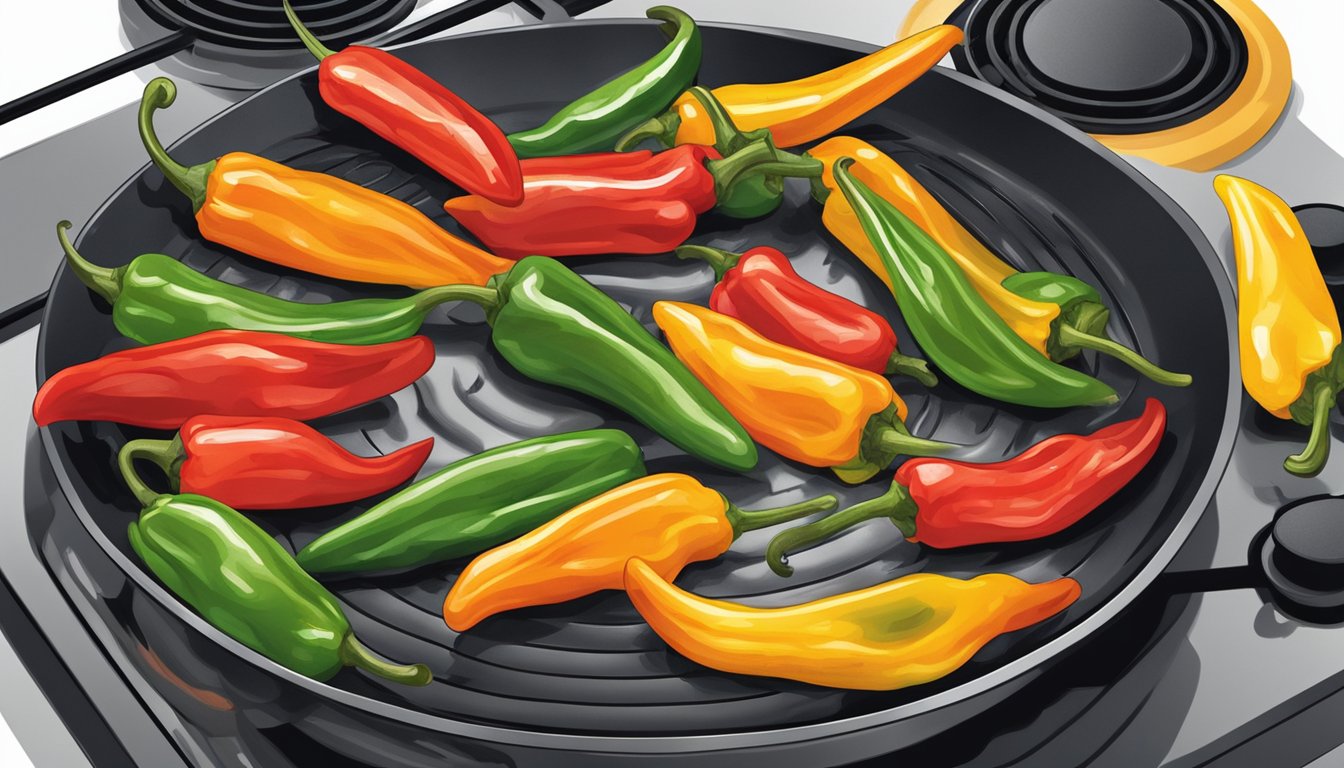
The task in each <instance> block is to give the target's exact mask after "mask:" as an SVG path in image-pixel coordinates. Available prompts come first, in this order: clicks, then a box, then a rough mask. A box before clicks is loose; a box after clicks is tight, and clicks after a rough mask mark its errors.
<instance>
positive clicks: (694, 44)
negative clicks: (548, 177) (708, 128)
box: [508, 5, 712, 157]
mask: <svg viewBox="0 0 1344 768" xmlns="http://www.w3.org/2000/svg"><path fill="white" fill-rule="evenodd" d="M645 15H646V16H648V17H649V18H650V19H657V20H659V21H661V22H662V24H661V25H660V26H661V28H662V30H663V32H664V33H665V34H667V36H668V37H669V38H670V39H669V41H668V43H667V45H666V46H664V47H663V49H662V50H661V51H659V52H658V53H657V55H655V56H653V57H652V58H650V59H649V60H647V61H645V62H644V63H642V64H640V65H639V66H637V67H635V68H634V69H631V70H630V71H628V72H626V73H625V74H623V75H621V76H619V77H617V78H615V79H614V80H611V81H610V82H608V83H606V84H604V85H601V86H598V87H597V88H596V89H594V90H593V91H591V92H590V93H586V94H584V95H583V96H580V97H579V98H577V99H575V100H574V101H572V102H570V103H569V104H567V105H565V106H564V107H561V108H560V110H559V111H558V112H556V113H555V114H554V115H552V116H551V118H550V119H549V120H547V121H546V122H545V123H543V124H541V125H540V126H538V127H536V128H532V129H529V130H526V131H518V132H516V133H511V134H509V137H508V138H509V142H510V143H511V144H513V148H514V149H515V150H516V151H517V153H518V156H519V157H545V156H550V155H573V154H579V153H583V152H599V151H604V150H610V149H612V148H613V147H614V146H615V144H616V139H617V138H619V137H620V136H621V134H623V133H625V132H626V131H628V130H630V129H631V128H633V127H634V126H636V125H638V124H639V123H640V122H641V121H643V120H646V119H648V118H650V117H652V116H653V115H655V114H657V113H658V111H659V110H662V109H664V108H666V107H667V105H668V104H671V103H672V100H673V99H674V98H676V96H677V94H678V93H681V92H682V91H683V90H684V89H685V88H686V87H687V86H689V85H690V84H691V83H692V81H694V80H695V75H696V73H697V72H699V71H700V51H701V43H700V30H699V29H698V28H697V27H696V26H695V21H694V20H693V19H691V17H690V16H687V15H686V14H685V13H683V12H681V11H679V10H677V9H676V8H672V7H670V6H665V5H660V6H656V7H654V8H650V9H649V10H648V11H646V12H645ZM711 143H712V142H711Z"/></svg>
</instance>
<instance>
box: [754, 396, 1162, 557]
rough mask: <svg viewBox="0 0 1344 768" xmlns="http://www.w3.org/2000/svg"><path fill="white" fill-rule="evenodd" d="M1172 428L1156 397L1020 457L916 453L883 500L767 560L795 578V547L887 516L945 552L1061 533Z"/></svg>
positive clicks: (777, 546)
mask: <svg viewBox="0 0 1344 768" xmlns="http://www.w3.org/2000/svg"><path fill="white" fill-rule="evenodd" d="M1166 427H1167V412H1166V409H1165V408H1163V407H1162V403H1160V402H1159V401H1157V400H1155V399H1152V398H1149V400H1148V402H1147V403H1146V404H1145V406H1144V409H1143V413H1142V414H1141V415H1139V416H1138V417H1137V418H1134V419H1130V420H1128V421H1122V422H1119V423H1117V424H1112V425H1110V426H1107V427H1103V428H1101V429H1099V430H1097V431H1095V432H1093V433H1092V434H1090V435H1056V436H1054V437H1048V438H1046V439H1044V440H1042V441H1040V442H1039V443H1037V444H1035V445H1033V446H1032V447H1030V448H1028V449H1027V450H1025V451H1023V452H1022V453H1020V454H1018V455H1017V456H1014V457H1013V458H1011V459H1005V460H1003V461H996V462H992V463H985V464H971V463H968V462H964V461H951V460H947V459H939V458H925V459H912V460H910V461H907V462H905V463H904V464H902V465H901V466H900V468H899V469H897V470H896V479H895V481H894V482H893V483H892V484H891V489H890V490H888V491H887V492H886V493H884V494H882V495H881V496H878V497H877V498H875V499H870V500H868V501H865V502H861V503H859V504H855V505H854V506H852V507H849V508H848V509H845V510H843V511H841V512H837V513H836V514H834V515H831V516H829V517H827V518H825V519H823V520H818V521H816V522H814V523H809V524H808V525H803V526H799V527H797V528H791V529H789V530H787V531H784V532H783V533H781V534H779V535H778V536H776V537H775V538H774V539H773V540H772V541H771V542H770V546H769V547H768V548H767V550H766V562H767V563H768V564H769V565H770V568H771V569H772V570H773V571H774V572H775V573H777V574H779V575H781V576H789V575H792V573H793V568H791V567H790V566H789V565H788V564H787V563H786V558H787V555H788V553H790V552H794V551H797V550H799V549H802V548H805V547H809V546H812V545H815V544H817V543H818V542H821V541H823V540H825V539H828V538H831V537H833V536H835V535H836V534H837V533H839V532H841V531H844V530H847V529H849V528H852V527H853V526H855V525H858V524H859V523H862V522H864V521H867V520H876V519H879V518H885V519H888V520H890V521H891V522H892V524H893V525H895V526H896V527H897V528H899V529H900V531H901V533H902V534H903V535H904V536H905V537H906V538H907V539H909V540H910V541H917V542H921V543H923V544H925V545H927V546H930V547H933V548H935V549H950V548H953V547H969V546H974V545H977V544H998V543H1003V542H1012V541H1028V540H1031V539H1039V538H1042V537H1045V536H1050V535H1053V534H1056V533H1059V532H1060V531H1062V530H1064V529H1065V528H1068V527H1069V526H1071V525H1073V524H1074V523H1076V522H1078V521H1079V520H1081V519H1082V518H1083V517H1084V516H1086V515H1087V514H1088V513H1090V512H1091V511H1092V510H1094V509H1096V508H1097V507H1098V506H1100V505H1101V504H1102V502H1104V501H1106V500H1107V499H1109V498H1110V497H1112V496H1114V495H1115V494H1116V492H1118V491H1119V490H1120V489H1121V488H1123V487H1125V485H1126V484H1128V483H1129V481H1130V480H1133V479H1134V477H1135V476H1136V475H1137V474H1138V473H1139V472H1140V471H1142V470H1143V468H1144V467H1145V466H1147V465H1148V462H1149V461H1151V460H1152V458H1153V455H1154V454H1155V453H1156V452H1157V447H1158V445H1159V444H1160V443H1161V441H1162V435H1163V434H1164V433H1165V432H1166Z"/></svg>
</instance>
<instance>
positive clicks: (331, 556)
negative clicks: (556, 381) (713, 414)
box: [296, 429, 645, 574]
mask: <svg viewBox="0 0 1344 768" xmlns="http://www.w3.org/2000/svg"><path fill="white" fill-rule="evenodd" d="M644 471H645V470H644V455H643V454H642V453H641V452H640V450H639V446H637V445H635V442H634V441H633V440H631V439H630V436H629V435H627V434H625V433H624V432H621V431H618V430H614V429H593V430H588V431H585V432H569V433H565V434H560V435H550V436H547V437H538V438H533V439H531V440H521V441H519V442H516V443H509V444H507V445H501V446H499V447H496V448H491V449H490V450H487V451H483V452H481V453H478V454H476V455H474V456H468V457H467V458H465V459H462V460H461V461H456V462H453V463H452V464H449V465H448V466H446V467H444V468H443V469H441V470H439V471H438V472H435V473H434V474H432V475H430V476H429V477H426V478H424V479H423V480H420V481H418V482H416V483H415V484H413V485H411V486H410V487H408V488H405V489H403V490H401V491H399V492H398V493H396V494H395V495H393V496H391V497H389V498H387V499H384V500H383V501H381V502H379V503H378V504H376V505H374V506H373V507H371V508H369V510H368V511H366V512H364V514H362V515H359V516H358V517H356V518H354V519H352V520H349V521H347V522H345V523H343V524H341V525H340V526H337V527H336V528H334V529H332V530H330V531H328V532H326V533H324V534H322V535H321V536H319V537H317V538H316V539H314V540H313V541H312V542H311V543H309V544H308V546H306V547H304V548H303V549H302V550H300V551H299V553H298V555H296V558H297V559H298V562H299V565H301V566H303V568H304V569H305V570H307V571H308V572H309V573H322V574H337V573H367V572H373V571H388V570H402V569H406V568H416V567H419V566H422V565H429V564H431V563H438V562H442V561H445V560H451V559H453V558H455V557H461V556H463V555H471V554H475V553H477V552H480V551H482V550H485V549H489V548H490V547H493V546H496V545H498V544H502V543H504V542H506V541H510V540H512V539H514V538H517V537H518V536H521V535H523V534H525V533H527V532H528V531H530V530H532V529H533V528H536V527H537V526H538V525H541V524H543V523H545V522H546V521H548V520H550V519H551V518H553V517H555V516H556V515H558V514H560V513H561V512H564V511H565V510H567V509H569V508H570V507H572V506H574V505H576V504H579V503H582V502H583V501H586V500H587V499H590V498H592V497H593V496H596V495H598V494H600V493H602V492H604V491H607V490H609V489H611V488H615V487H616V486H618V485H620V484H621V483H624V482H628V481H630V480H633V479H635V478H637V477H643V476H644Z"/></svg>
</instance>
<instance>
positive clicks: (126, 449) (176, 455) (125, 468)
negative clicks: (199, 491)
mask: <svg viewBox="0 0 1344 768" xmlns="http://www.w3.org/2000/svg"><path fill="white" fill-rule="evenodd" d="M185 458H186V454H185V453H184V451H183V449H182V438H181V437H180V436H179V437H175V438H173V439H172V440H131V441H130V442H128V443H126V444H125V445H123V446H122V447H121V451H119V452H118V453H117V466H118V467H119V468H120V469H121V477H122V480H124V481H125V482H126V487H127V488H130V489H131V493H132V494H134V495H135V498H136V500H137V501H139V502H140V503H141V504H142V505H144V506H146V507H148V506H149V505H150V504H153V503H154V500H155V499H157V498H158V497H160V496H162V495H163V494H161V493H159V492H158V491H156V490H154V489H153V488H150V487H149V485H147V484H146V483H145V481H144V480H142V479H141V478H140V474H139V473H138V472H136V471H135V460H136V459H147V460H149V461H152V462H154V463H155V464H156V465H158V467H159V469H162V470H163V473H164V474H165V475H167V476H168V480H169V482H170V483H171V484H172V488H173V492H174V493H176V492H177V488H178V471H179V469H180V467H181V465H182V461H183V460H184V459H185Z"/></svg>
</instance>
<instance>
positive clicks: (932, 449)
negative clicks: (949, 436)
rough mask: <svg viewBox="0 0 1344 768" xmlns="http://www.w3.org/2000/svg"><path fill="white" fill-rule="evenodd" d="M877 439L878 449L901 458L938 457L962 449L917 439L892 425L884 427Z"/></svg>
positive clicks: (878, 433) (952, 445)
mask: <svg viewBox="0 0 1344 768" xmlns="http://www.w3.org/2000/svg"><path fill="white" fill-rule="evenodd" d="M875 437H876V438H877V445H878V448H880V449H881V450H882V451H883V452H889V453H894V454H897V455H900V456H937V455H939V454H943V453H947V452H948V451H951V450H955V449H956V448H959V447H960V446H957V445H954V444H952V443H944V442H940V441H938V440H928V439H925V438H922V437H915V436H914V435H912V434H910V433H909V432H903V431H901V430H899V429H897V428H895V427H893V426H890V425H887V426H884V427H883V428H882V429H881V431H879V432H877V434H876V435H875Z"/></svg>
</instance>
